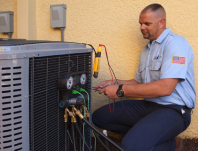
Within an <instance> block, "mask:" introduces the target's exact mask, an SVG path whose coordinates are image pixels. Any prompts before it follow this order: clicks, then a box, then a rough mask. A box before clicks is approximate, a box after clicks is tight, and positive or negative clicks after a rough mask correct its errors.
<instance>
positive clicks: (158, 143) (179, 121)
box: [92, 100, 191, 151]
mask: <svg viewBox="0 0 198 151" xmlns="http://www.w3.org/2000/svg"><path fill="white" fill-rule="evenodd" d="M122 103H123V104H122ZM111 106H112V104H111ZM92 120H93V123H94V124H95V125H96V126H97V127H99V128H102V129H106V130H110V131H113V132H115V133H117V134H120V135H122V136H124V138H123V140H122V142H121V147H122V148H123V149H124V150H126V151H174V150H175V147H176V141H175V137H176V136H177V135H178V134H180V133H181V132H183V131H184V130H185V129H186V128H187V127H188V126H189V125H190V122H191V113H190V110H189V109H188V108H187V107H182V106H179V105H159V104H156V103H153V102H148V101H145V100H124V101H123V102H121V101H120V102H116V103H115V109H114V112H113V113H110V111H109V105H105V106H103V107H101V108H99V109H98V110H96V111H95V112H94V113H93V115H92Z"/></svg>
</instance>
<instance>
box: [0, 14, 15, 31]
mask: <svg viewBox="0 0 198 151" xmlns="http://www.w3.org/2000/svg"><path fill="white" fill-rule="evenodd" d="M13 16H14V12H12V11H3V12H0V33H11V32H13Z"/></svg>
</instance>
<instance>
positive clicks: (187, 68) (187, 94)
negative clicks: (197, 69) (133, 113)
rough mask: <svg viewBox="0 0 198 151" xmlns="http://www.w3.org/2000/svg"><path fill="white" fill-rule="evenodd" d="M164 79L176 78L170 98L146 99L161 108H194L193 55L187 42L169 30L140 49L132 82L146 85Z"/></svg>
mask: <svg viewBox="0 0 198 151" xmlns="http://www.w3.org/2000/svg"><path fill="white" fill-rule="evenodd" d="M165 78H178V79H179V83H178V84H177V86H176V88H175V90H174V91H173V93H172V94H171V95H170V96H163V97H159V98H145V100H146V101H152V102H155V103H158V104H163V105H171V104H176V105H181V106H187V107H189V108H194V107H195V102H196V92H195V76H194V54H193V50H192V48H191V46H190V45H189V43H188V42H187V40H186V39H185V38H184V37H182V36H179V35H177V34H174V33H172V32H171V30H170V29H169V28H168V29H166V30H164V31H163V33H162V34H161V35H160V36H159V37H158V39H157V40H155V41H153V42H152V43H150V42H149V43H148V44H147V45H146V47H145V48H144V49H143V50H142V52H141V55H140V60H139V65H138V68H137V73H136V76H135V80H136V81H137V82H139V83H149V82H153V81H157V80H160V79H165Z"/></svg>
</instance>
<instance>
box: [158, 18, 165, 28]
mask: <svg viewBox="0 0 198 151" xmlns="http://www.w3.org/2000/svg"><path fill="white" fill-rule="evenodd" d="M165 23H166V19H161V20H160V22H159V24H160V28H163V27H164V25H165Z"/></svg>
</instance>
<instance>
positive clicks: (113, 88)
mask: <svg viewBox="0 0 198 151" xmlns="http://www.w3.org/2000/svg"><path fill="white" fill-rule="evenodd" d="M118 86H119V85H109V86H107V87H105V88H103V89H101V90H100V91H99V93H100V94H101V93H104V95H107V96H108V97H109V98H110V99H117V98H118V96H117V94H116V92H117V90H118Z"/></svg>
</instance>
